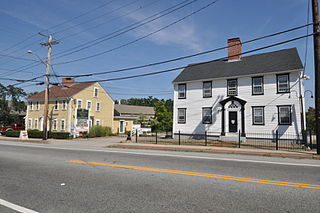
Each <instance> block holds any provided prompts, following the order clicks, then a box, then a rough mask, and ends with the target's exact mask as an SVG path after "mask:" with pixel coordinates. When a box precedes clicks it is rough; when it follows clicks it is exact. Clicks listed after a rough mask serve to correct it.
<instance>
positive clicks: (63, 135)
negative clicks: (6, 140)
mask: <svg viewBox="0 0 320 213" xmlns="http://www.w3.org/2000/svg"><path fill="white" fill-rule="evenodd" d="M4 135H5V136H7V137H19V136H20V131H19V130H14V131H6V132H4ZM28 137H29V138H42V137H43V131H40V130H36V129H30V130H28ZM48 138H54V139H69V138H70V133H69V132H49V135H48Z"/></svg>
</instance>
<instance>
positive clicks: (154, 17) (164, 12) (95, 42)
mask: <svg viewBox="0 0 320 213" xmlns="http://www.w3.org/2000/svg"><path fill="white" fill-rule="evenodd" d="M196 1H199V0H192V1H191V2H190V0H184V1H183V2H181V3H178V4H176V5H174V6H171V7H169V8H166V9H165V10H162V11H160V12H158V13H156V14H154V15H151V16H149V17H147V18H144V19H142V20H141V21H138V22H136V23H134V24H131V25H128V26H125V27H123V28H120V29H118V30H116V31H114V32H112V33H109V34H107V35H104V36H102V37H100V38H97V39H94V40H92V41H90V42H86V43H83V44H81V45H78V46H76V47H72V48H70V49H68V50H65V51H62V52H60V53H57V54H55V55H54V56H56V57H54V59H57V58H61V57H64V56H67V55H70V54H73V53H76V52H79V51H81V50H84V49H87V48H90V47H93V46H96V45H98V44H100V43H101V42H104V41H107V40H110V39H112V38H115V37H118V36H120V35H122V34H124V33H127V32H129V31H132V30H134V29H137V28H139V27H141V26H144V25H146V24H148V23H151V22H153V21H155V20H157V19H159V18H162V17H164V16H166V15H168V14H171V13H173V12H175V11H177V10H179V9H182V8H184V7H186V6H188V5H190V4H192V3H194V2H196ZM150 18H151V19H150ZM148 19H150V20H148ZM114 34H115V35H114ZM111 35H113V36H111ZM108 36H109V37H108ZM85 45H86V46H85Z"/></svg>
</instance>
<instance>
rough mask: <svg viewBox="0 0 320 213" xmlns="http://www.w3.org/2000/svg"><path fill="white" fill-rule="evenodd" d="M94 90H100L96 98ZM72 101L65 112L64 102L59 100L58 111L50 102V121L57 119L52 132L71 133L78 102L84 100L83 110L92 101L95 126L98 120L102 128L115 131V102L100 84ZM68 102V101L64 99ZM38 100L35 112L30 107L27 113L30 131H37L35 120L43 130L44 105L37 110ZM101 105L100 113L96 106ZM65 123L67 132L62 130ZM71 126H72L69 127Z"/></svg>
mask: <svg viewBox="0 0 320 213" xmlns="http://www.w3.org/2000/svg"><path fill="white" fill-rule="evenodd" d="M94 88H98V97H94ZM69 99H70V101H69V102H67V106H66V109H65V110H62V100H63V99H59V108H58V110H55V109H54V105H55V101H56V100H50V102H49V113H48V114H49V115H48V116H49V117H48V121H53V120H54V119H57V130H54V129H53V125H52V122H50V124H51V127H49V124H48V129H49V130H52V131H68V132H70V131H71V130H70V128H69V127H71V126H74V125H75V123H76V109H77V100H78V99H81V100H82V108H84V109H86V108H87V101H91V110H90V111H89V116H93V117H94V120H93V122H94V123H93V125H95V124H96V121H97V120H100V125H101V126H108V127H110V128H112V129H113V111H114V102H113V100H112V99H111V97H110V96H109V95H108V94H107V92H106V91H105V90H104V89H103V88H102V87H101V85H100V84H99V83H94V84H92V85H91V86H89V87H87V88H85V89H83V90H82V91H80V92H78V93H77V94H75V95H74V96H73V97H71V98H69ZM64 100H66V99H64ZM36 102H37V101H36V100H35V101H32V103H33V110H31V109H30V105H29V106H28V111H27V119H26V127H27V128H28V129H35V126H34V124H35V122H34V121H35V119H38V128H37V129H40V130H41V129H42V125H41V122H40V117H42V116H43V111H44V104H43V101H41V102H40V104H39V106H40V108H39V109H37V108H36ZM97 102H99V103H100V111H96V104H97ZM29 119H32V125H31V128H30V127H28V120H29ZM62 120H64V121H65V130H62V129H61V121H62ZM69 124H70V125H69Z"/></svg>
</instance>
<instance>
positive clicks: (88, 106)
mask: <svg viewBox="0 0 320 213" xmlns="http://www.w3.org/2000/svg"><path fill="white" fill-rule="evenodd" d="M91 105H92V102H91V101H87V110H89V111H90V110H91Z"/></svg>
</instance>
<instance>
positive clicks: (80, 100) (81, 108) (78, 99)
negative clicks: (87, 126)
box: [76, 99, 83, 109]
mask: <svg viewBox="0 0 320 213" xmlns="http://www.w3.org/2000/svg"><path fill="white" fill-rule="evenodd" d="M79 101H80V102H81V107H80V108H79V107H78V106H79ZM82 104H83V101H82V99H77V107H76V108H77V109H82Z"/></svg>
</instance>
